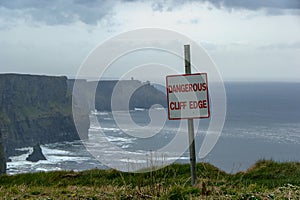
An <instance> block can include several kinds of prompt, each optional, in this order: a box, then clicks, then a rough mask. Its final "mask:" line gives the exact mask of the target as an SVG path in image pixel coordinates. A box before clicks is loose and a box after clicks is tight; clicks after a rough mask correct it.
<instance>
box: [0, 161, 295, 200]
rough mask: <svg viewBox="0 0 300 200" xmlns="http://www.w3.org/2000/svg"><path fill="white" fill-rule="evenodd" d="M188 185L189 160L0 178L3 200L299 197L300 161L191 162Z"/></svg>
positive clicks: (0, 194) (0, 191) (0, 190)
mask: <svg viewBox="0 0 300 200" xmlns="http://www.w3.org/2000/svg"><path fill="white" fill-rule="evenodd" d="M197 173H198V177H199V178H198V183H197V185H196V186H195V187H191V186H190V168H189V165H180V164H173V165H171V166H168V167H165V168H163V169H160V170H157V171H153V172H148V173H123V172H118V171H115V170H97V169H95V170H89V171H83V172H70V171H69V172H65V171H57V172H47V173H45V172H39V173H33V174H20V175H14V176H7V175H3V176H1V177H0V185H1V187H0V196H2V197H7V199H11V198H15V199H299V198H300V163H295V162H288V163H276V162H273V161H259V162H257V163H256V164H255V165H254V166H253V167H251V168H250V169H249V170H247V171H246V172H239V173H237V174H227V173H225V172H223V171H221V170H219V169H218V168H216V167H214V166H212V165H210V164H207V163H198V165H197Z"/></svg>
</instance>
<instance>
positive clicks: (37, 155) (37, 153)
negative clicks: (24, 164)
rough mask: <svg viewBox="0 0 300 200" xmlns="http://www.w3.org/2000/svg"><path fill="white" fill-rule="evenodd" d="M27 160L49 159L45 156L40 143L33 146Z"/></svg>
mask: <svg viewBox="0 0 300 200" xmlns="http://www.w3.org/2000/svg"><path fill="white" fill-rule="evenodd" d="M26 160H27V161H31V162H38V161H40V160H47V159H46V157H45V156H44V154H43V152H42V149H41V147H40V145H39V144H37V145H35V146H34V147H33V152H32V153H31V154H30V155H29V156H28V157H27V158H26Z"/></svg>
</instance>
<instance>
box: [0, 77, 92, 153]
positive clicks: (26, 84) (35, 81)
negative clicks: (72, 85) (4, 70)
mask: <svg viewBox="0 0 300 200" xmlns="http://www.w3.org/2000/svg"><path fill="white" fill-rule="evenodd" d="M67 91H68V90H67V78H66V77H50V76H35V75H19V74H2V75H0V95H1V96H0V131H1V132H2V135H3V143H4V146H5V148H6V152H8V154H9V153H10V151H11V150H12V149H13V148H15V147H23V146H33V145H35V144H37V143H41V144H43V143H51V142H58V141H72V140H75V139H79V137H78V134H77V131H76V128H75V125H74V122H73V117H72V97H71V96H70V94H69V93H67ZM82 116H83V117H82V120H83V123H86V124H87V125H86V127H87V129H88V127H89V120H88V115H86V113H85V114H84V113H83V115H82ZM87 131H88V130H86V136H87Z"/></svg>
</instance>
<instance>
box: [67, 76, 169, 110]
mask: <svg viewBox="0 0 300 200" xmlns="http://www.w3.org/2000/svg"><path fill="white" fill-rule="evenodd" d="M77 81H78V80H77ZM116 85H117V88H116V90H117V91H115V93H114V95H115V96H114V98H115V99H114V101H115V102H116V104H117V105H116V107H115V108H114V109H116V110H126V109H128V107H129V109H130V110H133V109H134V108H146V109H148V108H150V107H151V106H152V105H154V104H160V105H162V106H164V107H166V106H167V101H166V95H165V94H164V93H163V92H161V91H159V90H158V89H156V88H155V87H154V86H152V85H151V84H150V83H149V82H145V83H143V82H141V81H138V80H121V81H117V80H101V81H99V82H97V81H90V82H87V81H86V80H79V81H78V82H77V87H78V88H77V89H78V90H80V93H81V94H79V95H78V96H80V97H84V99H86V100H88V102H85V103H87V104H88V105H87V106H88V107H89V109H90V110H94V109H97V110H98V111H111V110H112V108H111V100H112V94H113V90H114V89H115V86H116ZM73 86H74V80H68V88H69V91H70V92H71V91H72V90H73ZM133 89H134V92H133V94H132V95H131V96H130V98H129V105H128V103H127V102H126V101H124V97H126V96H127V94H128V91H131V90H133ZM93 92H96V94H95V103H93V101H92V93H93ZM78 99H79V98H78ZM82 101H83V99H82V100H81V102H82Z"/></svg>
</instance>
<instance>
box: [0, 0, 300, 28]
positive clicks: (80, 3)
mask: <svg viewBox="0 0 300 200" xmlns="http://www.w3.org/2000/svg"><path fill="white" fill-rule="evenodd" d="M126 2H147V1H146V0H118V1H112V0H0V11H1V12H0V18H2V19H5V20H7V19H9V20H11V21H12V20H13V19H26V21H28V20H30V19H31V20H32V21H38V22H42V23H45V24H48V25H56V24H69V23H73V22H76V21H81V22H83V23H86V24H97V22H99V21H100V20H101V19H103V18H105V17H107V19H108V20H109V18H110V16H111V15H112V14H113V8H114V6H115V5H116V4H117V3H126ZM151 2H152V9H153V10H154V11H159V12H162V11H168V12H171V11H172V10H173V9H174V8H176V9H178V8H180V7H181V6H182V5H184V4H188V3H191V2H200V3H204V2H209V3H210V4H211V5H213V6H214V7H216V8H227V9H228V10H231V9H250V10H256V9H266V10H267V11H268V12H267V14H282V13H283V12H282V11H283V10H293V11H294V12H292V13H293V14H299V10H300V0H264V1H263V0H156V1H155V0H152V1H151ZM295 10H296V12H295Z"/></svg>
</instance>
